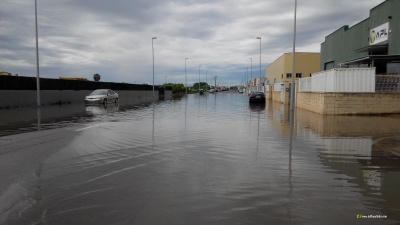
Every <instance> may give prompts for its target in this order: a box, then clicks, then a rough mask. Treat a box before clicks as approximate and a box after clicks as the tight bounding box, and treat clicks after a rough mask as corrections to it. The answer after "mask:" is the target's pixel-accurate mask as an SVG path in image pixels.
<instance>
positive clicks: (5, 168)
mask: <svg viewBox="0 0 400 225" xmlns="http://www.w3.org/2000/svg"><path fill="white" fill-rule="evenodd" d="M0 116H1V117H0V118H8V119H7V120H3V119H2V121H1V122H0V129H1V130H0V132H1V133H0V134H1V135H0V136H1V137H0V180H1V183H0V202H1V204H0V224H17V225H18V224H146V225H147V224H398V223H400V196H399V192H398V187H399V184H400V179H399V177H400V164H399V162H400V161H399V159H400V157H399V154H398V153H399V146H400V143H399V142H400V141H399V140H400V116H398V115H392V116H322V115H319V114H315V113H311V112H308V111H303V110H296V112H295V113H294V114H293V115H290V113H289V111H288V109H287V106H283V105H281V104H279V103H272V102H267V104H266V105H260V104H251V105H249V103H248V101H247V96H245V95H242V94H237V93H228V92H226V93H224V92H223V93H218V94H204V95H201V96H200V95H189V96H188V97H187V98H186V97H184V98H181V99H175V100H168V101H160V102H157V103H155V104H148V105H140V106H123V105H118V106H115V105H109V106H108V107H107V108H106V109H105V108H104V107H101V106H90V107H85V106H84V105H63V106H51V107H50V106H49V107H43V108H42V109H40V110H39V111H37V109H36V108H21V109H6V110H1V111H0ZM368 216H373V217H386V218H366V217H368ZM357 217H361V218H357Z"/></svg>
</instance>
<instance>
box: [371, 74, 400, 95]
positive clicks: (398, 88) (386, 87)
mask: <svg viewBox="0 0 400 225" xmlns="http://www.w3.org/2000/svg"><path fill="white" fill-rule="evenodd" d="M375 91H376V92H384V93H385V92H387V93H400V74H377V75H376V78H375Z"/></svg>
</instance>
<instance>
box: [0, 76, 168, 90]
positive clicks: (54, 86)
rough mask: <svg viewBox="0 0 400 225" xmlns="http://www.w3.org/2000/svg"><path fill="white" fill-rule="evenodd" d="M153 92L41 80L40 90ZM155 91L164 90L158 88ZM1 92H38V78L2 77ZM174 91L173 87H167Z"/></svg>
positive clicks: (115, 85) (148, 87) (141, 87)
mask: <svg viewBox="0 0 400 225" xmlns="http://www.w3.org/2000/svg"><path fill="white" fill-rule="evenodd" d="M96 89H113V90H138V91H147V90H153V86H152V85H144V84H127V83H111V82H95V81H80V80H60V79H49V78H40V90H96ZM154 89H155V90H159V89H164V88H161V87H160V88H159V87H158V86H155V87H154ZM0 90H36V77H17V76H0ZM166 90H172V87H166Z"/></svg>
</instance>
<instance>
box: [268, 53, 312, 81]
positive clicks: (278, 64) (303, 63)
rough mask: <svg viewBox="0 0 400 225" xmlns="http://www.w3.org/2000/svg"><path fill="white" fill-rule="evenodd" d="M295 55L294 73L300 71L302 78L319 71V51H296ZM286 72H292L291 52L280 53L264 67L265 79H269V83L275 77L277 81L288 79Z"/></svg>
mask: <svg viewBox="0 0 400 225" xmlns="http://www.w3.org/2000/svg"><path fill="white" fill-rule="evenodd" d="M295 57H296V65H295V73H302V78H303V77H309V76H310V74H311V73H315V72H318V71H319V64H320V53H315V52H296V53H295ZM287 73H292V53H285V54H283V55H281V56H280V57H279V58H278V59H276V60H275V61H274V62H273V63H271V64H269V65H268V66H267V67H266V68H265V77H266V78H267V81H268V80H269V84H273V83H274V79H275V78H276V82H277V83H278V82H284V81H290V80H291V78H286V74H287ZM282 74H283V79H282ZM295 78H296V77H295ZM296 79H297V78H296Z"/></svg>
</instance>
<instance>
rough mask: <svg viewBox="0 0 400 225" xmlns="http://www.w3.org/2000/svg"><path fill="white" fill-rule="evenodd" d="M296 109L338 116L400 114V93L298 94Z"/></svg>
mask: <svg viewBox="0 0 400 225" xmlns="http://www.w3.org/2000/svg"><path fill="white" fill-rule="evenodd" d="M296 107H298V108H301V109H305V110H309V111H312V112H316V113H320V114H336V115H341V114H342V115H345V114H389V113H400V93H315V92H314V93H312V92H298V93H297V100H296Z"/></svg>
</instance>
